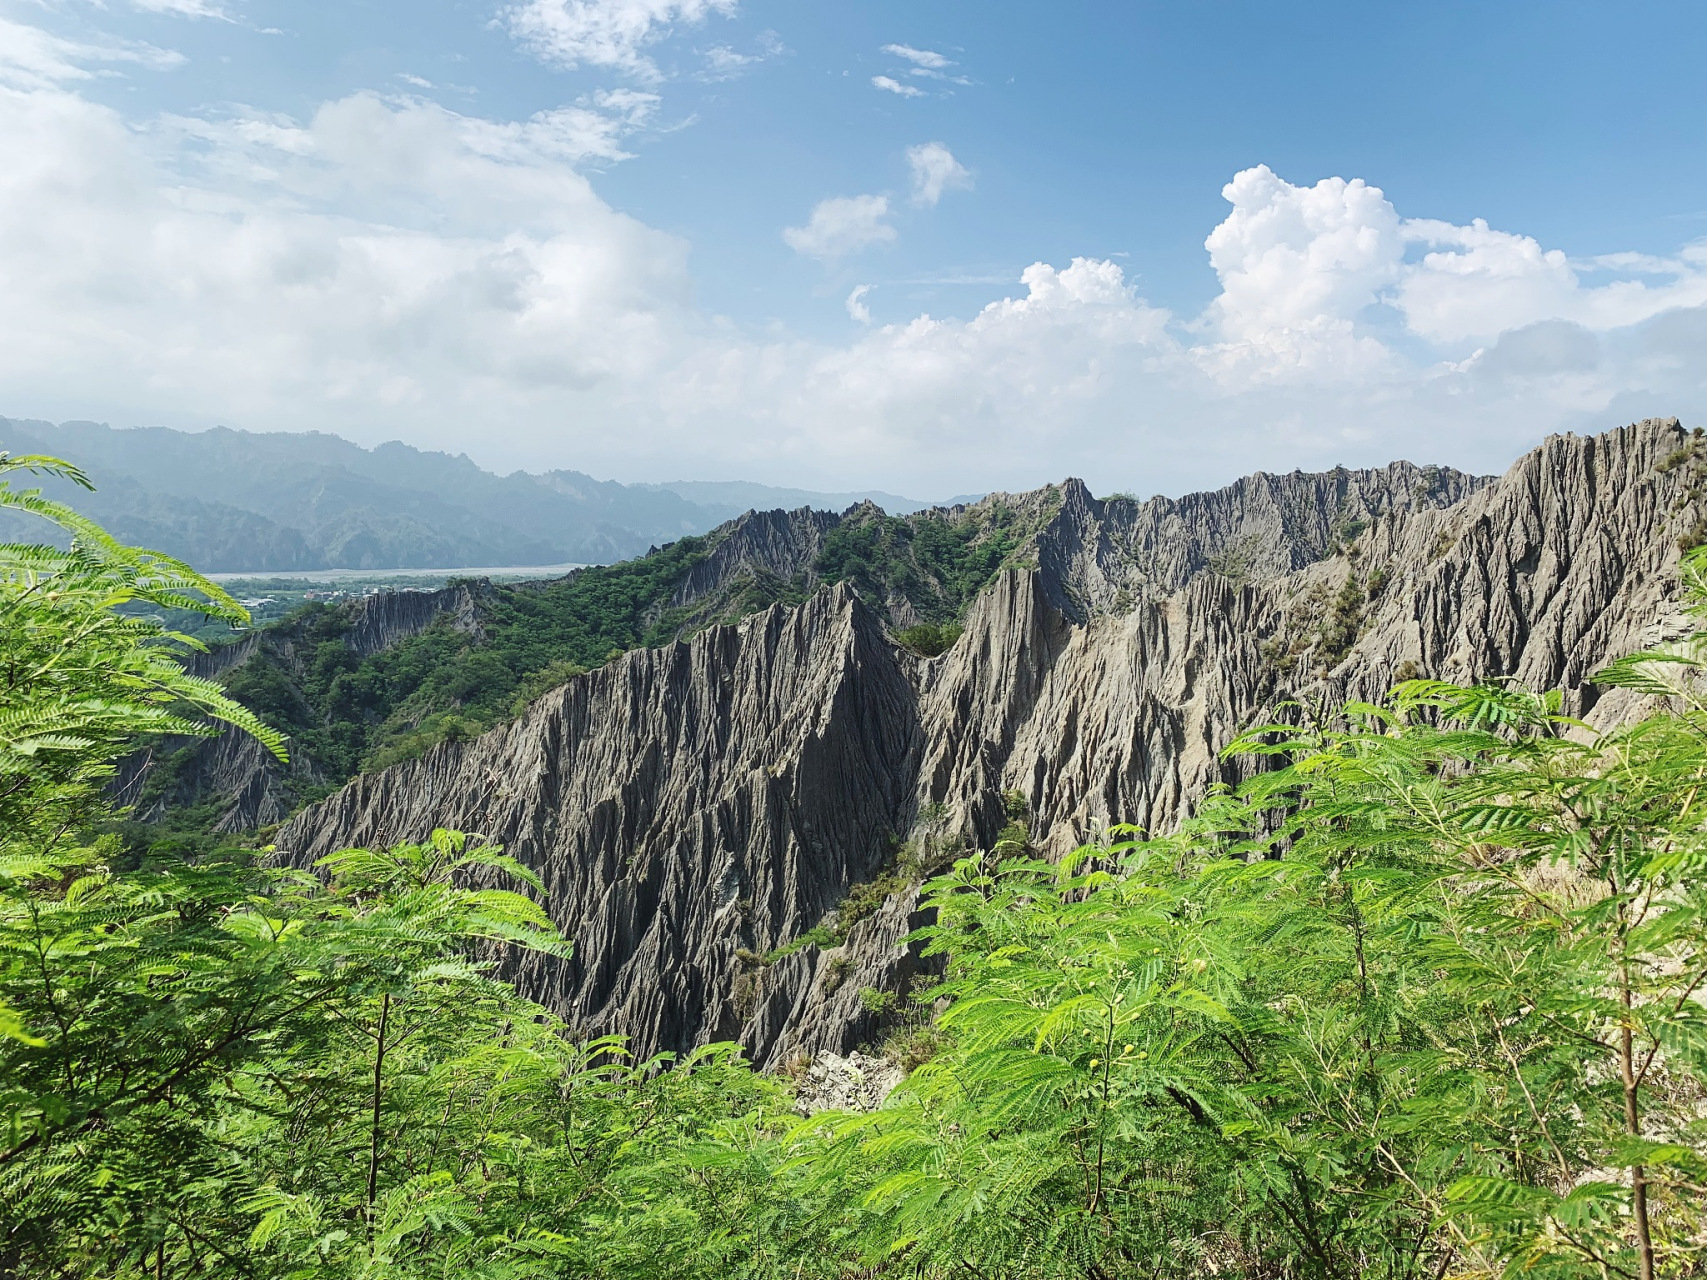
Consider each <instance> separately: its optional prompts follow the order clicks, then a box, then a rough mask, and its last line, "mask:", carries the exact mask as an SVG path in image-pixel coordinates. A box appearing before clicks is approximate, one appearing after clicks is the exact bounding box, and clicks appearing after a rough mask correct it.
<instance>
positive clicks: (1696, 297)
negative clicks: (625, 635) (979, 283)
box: [0, 29, 1707, 493]
mask: <svg viewBox="0 0 1707 1280" xmlns="http://www.w3.org/2000/svg"><path fill="white" fill-rule="evenodd" d="M9 35H10V29H7V30H0V56H3V57H4V62H3V64H0V67H3V70H0V76H3V79H0V227H4V228H5V235H4V237H3V238H0V297H4V298H5V300H6V305H5V306H4V307H3V308H0V413H6V414H11V415H37V416H51V417H58V418H69V417H107V418H110V419H112V420H114V421H115V422H118V423H121V424H125V425H129V424H132V423H147V422H155V423H166V424H170V425H191V424H196V423H202V424H211V423H212V422H214V421H224V422H227V423H229V424H231V425H234V426H242V427H248V428H251V429H260V430H292V429H295V430H300V429H303V428H305V427H310V426H314V427H319V428H322V429H325V430H331V431H338V432H341V433H344V434H347V435H350V436H352V437H355V438H358V439H363V440H366V441H368V442H376V441H378V440H381V439H389V438H398V437H401V438H404V439H408V440H410V441H411V442H413V443H417V444H420V445H424V446H431V447H450V448H454V449H457V450H462V449H469V450H471V451H472V452H474V454H475V456H476V457H477V459H478V460H479V461H481V462H482V463H485V464H487V465H491V466H500V467H510V466H529V467H534V468H547V467H555V466H573V467H577V468H580V469H583V470H588V471H592V472H595V473H599V474H607V475H617V476H619V477H622V478H625V479H644V478H657V477H658V476H659V475H661V474H662V473H663V472H665V471H669V472H672V473H674V472H682V473H687V474H692V473H694V472H695V471H698V472H700V473H702V474H712V473H715V474H724V475H728V474H744V475H750V476H752V477H753V478H755V479H761V480H770V481H773V482H785V483H793V484H801V483H812V484H816V485H818V486H819V487H836V488H848V487H850V486H854V485H856V484H857V485H861V486H863V485H867V484H870V485H874V486H881V487H886V488H891V489H900V490H902V491H913V492H919V493H930V492H959V491H965V490H968V489H973V488H1000V487H1019V486H1029V485H1035V484H1037V483H1040V482H1042V481H1044V480H1047V479H1052V478H1059V477H1060V476H1062V475H1064V474H1083V475H1086V476H1087V477H1088V478H1089V479H1091V481H1092V483H1093V485H1096V486H1098V487H1106V488H1117V487H1118V488H1139V489H1141V490H1143V491H1145V492H1152V491H1163V492H1180V491H1183V490H1185V489H1189V488H1194V487H1201V486H1204V485H1210V484H1216V483H1220V482H1223V481H1225V480H1227V479H1230V478H1231V477H1232V476H1234V475H1237V474H1241V473H1244V472H1248V471H1250V470H1252V469H1254V468H1257V467H1266V468H1270V469H1290V468H1292V467H1294V466H1306V467H1309V466H1329V465H1332V464H1334V463H1336V462H1344V463H1347V464H1351V465H1356V464H1364V463H1375V462H1381V461H1385V460H1387V459H1389V458H1391V457H1394V456H1402V455H1410V456H1412V457H1413V458H1415V459H1416V460H1417V461H1440V462H1449V463H1454V464H1457V465H1462V466H1470V467H1476V468H1495V467H1499V466H1501V465H1503V464H1504V463H1505V462H1507V461H1509V460H1510V458H1511V457H1513V456H1515V455H1516V453H1517V452H1519V451H1520V450H1521V449H1523V448H1526V447H1528V446H1529V445H1530V444H1532V443H1533V442H1534V441H1535V440H1537V439H1538V438H1539V437H1540V436H1541V435H1542V434H1544V433H1545V432H1548V431H1553V430H1560V429H1598V428H1602V427H1605V426H1608V425H1612V424H1614V423H1616V422H1618V421H1622V420H1628V419H1631V418H1635V417H1640V416H1644V415H1646V414H1651V413H1680V414H1683V415H1685V416H1686V418H1692V419H1693V420H1694V421H1703V418H1702V415H1707V370H1704V369H1703V366H1702V362H1701V360H1700V353H1701V351H1703V350H1707V246H1703V245H1699V244H1698V245H1685V246H1682V247H1680V248H1679V249H1678V251H1677V252H1676V253H1674V254H1670V255H1664V256H1648V257H1639V256H1635V255H1622V254H1607V255H1602V256H1601V257H1599V258H1596V259H1592V260H1585V261H1574V260H1571V259H1568V258H1566V257H1564V256H1562V255H1560V254H1558V253H1557V252H1556V251H1554V250H1552V249H1549V248H1547V247H1545V246H1543V245H1541V244H1539V243H1537V242H1535V241H1534V240H1532V239H1530V238H1528V237H1525V236H1522V235H1521V234H1518V233H1513V232H1506V231H1502V230H1499V229H1495V228H1490V227H1487V226H1486V225H1485V224H1482V223H1475V222H1472V223H1469V224H1468V225H1456V224H1450V223H1443V222H1436V221H1429V220H1426V219H1408V218H1406V217H1404V216H1401V214H1400V212H1399V211H1397V210H1395V209H1394V207H1393V205H1392V204H1391V202H1389V201H1388V200H1387V198H1386V196H1385V195H1384V194H1383V193H1382V192H1381V191H1380V190H1379V189H1378V188H1376V187H1374V186H1372V185H1370V184H1369V183H1367V182H1359V181H1355V180H1344V181H1342V180H1340V179H1337V178H1329V179H1325V180H1322V181H1314V182H1310V183H1302V184H1293V183H1291V182H1288V181H1287V180H1286V179H1284V178H1283V177H1281V176H1280V175H1277V174H1275V173H1273V172H1271V171H1269V170H1267V169H1264V168H1261V167H1259V168H1256V169H1252V170H1248V171H1246V172H1244V173H1240V174H1237V175H1235V176H1233V178H1232V180H1231V181H1230V182H1229V183H1228V185H1227V188H1226V191H1225V195H1226V197H1227V200H1228V202H1229V203H1228V210H1227V213H1226V216H1225V218H1224V219H1223V220H1222V222H1221V224H1220V225H1219V226H1217V227H1216V228H1214V229H1213V231H1210V232H1209V235H1208V238H1207V241H1206V247H1207V250H1208V256H1209V261H1210V264H1211V265H1212V267H1213V268H1214V270H1215V271H1216V273H1217V276H1218V278H1219V281H1220V286H1219V289H1218V291H1217V293H1216V296H1215V297H1214V299H1213V300H1212V301H1211V302H1210V304H1209V305H1208V306H1207V307H1206V308H1204V309H1202V310H1201V311H1196V312H1195V313H1194V314H1192V315H1189V316H1180V315H1174V314H1171V313H1170V312H1168V311H1167V310H1165V309H1162V308H1160V307H1157V306H1155V305H1153V304H1152V303H1150V302H1149V301H1147V300H1146V299H1145V298H1144V297H1143V296H1142V294H1141V293H1140V292H1139V291H1138V289H1137V288H1136V287H1135V286H1134V283H1133V281H1132V280H1131V279H1129V278H1128V277H1127V275H1126V274H1125V272H1124V271H1123V269H1122V268H1121V266H1120V265H1119V264H1117V263H1114V262H1110V261H1106V260H1098V259H1094V258H1088V257H1080V258H1075V259H1073V260H1071V261H1070V262H1067V263H1065V264H1059V263H1057V264H1050V263H1044V262H1038V263H1034V264H1032V265H1031V266H1029V267H1027V268H1026V269H1025V270H1024V271H1023V272H1022V273H1019V274H1018V278H1017V279H1015V280H1014V281H1013V282H1012V285H1011V286H1010V287H1007V288H1000V289H997V290H995V291H994V292H995V293H996V295H997V296H995V297H994V299H993V300H991V301H989V302H988V304H987V305H984V306H982V307H978V308H976V309H974V310H972V311H971V312H970V313H967V314H962V315H959V316H956V315H915V316H913V317H912V318H910V319H906V320H903V321H901V322H898V323H894V324H878V323H876V322H875V321H874V320H873V319H872V318H871V315H870V307H869V300H870V296H871V294H870V291H869V289H868V288H867V287H865V286H862V287H861V288H859V289H855V290H853V292H852V293H851V294H847V295H843V298H844V300H843V302H842V305H843V306H844V307H845V309H846V311H847V314H848V315H849V316H850V317H851V318H852V319H854V320H856V321H858V322H859V323H860V324H861V325H862V326H863V327H862V328H861V329H860V330H859V331H858V332H857V333H855V334H853V335H851V337H850V340H847V341H842V342H831V341H825V340H814V339H808V338H805V337H799V336H789V335H788V334H787V333H786V332H784V331H780V330H777V329H771V328H767V329H764V330H754V329H747V328H744V327H742V326H741V325H740V324H738V323H736V322H734V321H731V320H727V319H723V318H720V317H716V316H711V315H707V314H706V313H704V312H703V311H702V310H701V309H700V308H699V307H697V306H696V305H695V303H694V301H693V279H692V277H691V275H690V273H689V270H688V265H687V263H688V253H687V250H688V246H687V245H686V244H685V243H684V242H683V241H681V240H679V239H677V238H675V237H673V236H670V235H666V234H664V233H662V232H659V231H657V230H655V229H653V228H650V227H648V226H646V225H644V224H643V223H641V222H639V221H637V220H635V219H633V218H631V217H627V216H625V215H623V214H622V213H620V212H618V211H616V210H615V209H613V208H611V207H610V206H609V205H608V204H607V203H606V202H605V201H604V200H602V199H601V198H600V197H599V195H598V193H597V192H596V191H595V190H594V188H593V187H592V185H591V184H590V183H589V181H588V179H587V178H586V177H585V176H584V175H583V174H582V173H581V172H580V169H579V167H580V166H583V165H585V164H587V163H589V162H598V161H601V160H608V159H610V158H612V157H613V156H616V155H618V154H620V153H621V148H622V137H623V133H622V131H623V130H626V129H632V128H637V127H645V126H644V122H645V121H646V120H647V119H648V118H649V113H651V112H653V111H654V110H655V109H656V99H655V97H653V96H652V95H651V94H649V93H645V92H642V91H640V90H636V89H630V90H625V91H622V92H620V93H605V94H601V95H598V96H589V97H588V98H587V99H586V100H585V101H583V102H580V103H577V104H574V105H573V106H571V107H568V108H565V109H563V110H560V111H554V112H544V113H541V114H539V115H537V116H534V117H531V118H529V119H526V120H497V119H485V118H481V117H478V116H473V115H465V114H459V113H457V112H454V111H450V110H447V109H446V108H444V107H443V106H440V105H438V104H435V103H431V102H427V101H423V100H420V99H418V98H410V97H389V96H381V95H378V94H371V93H362V94H355V95H352V96H349V97H345V98H342V99H339V100H337V101H333V102H328V103H325V104H323V105H322V106H320V107H319V108H318V109H317V110H316V111H314V112H313V113H312V115H310V116H309V117H307V118H305V119H291V118H288V117H284V116H277V115H264V114H261V113H256V112H245V111H232V112H228V113H224V114H219V115H209V114H203V115H193V116H153V117H148V118H133V117H126V116H125V115H123V114H121V113H120V112H119V111H117V110H115V109H113V108H109V107H106V106H102V105H100V104H97V103H94V102H92V101H90V100H89V99H88V98H85V97H83V96H82V95H80V94H79V93H78V92H77V90H78V88H79V87H80V85H81V84H82V82H83V81H82V77H85V76H87V75H89V74H91V71H90V68H97V69H99V68H100V67H102V66H108V67H110V66H113V65H122V66H125V67H127V68H132V69H134V68H140V67H143V66H146V65H159V66H167V65H170V64H169V60H166V59H163V58H162V57H160V56H159V55H158V51H156V52H155V53H152V54H151V53H148V52H146V51H144V50H140V49H138V48H136V47H132V46H117V45H115V46H111V47H106V46H102V47H91V46H81V45H74V44H70V43H67V42H64V41H54V40H53V39H51V38H46V37H42V38H35V37H32V38H31V40H30V41H28V42H26V41H20V40H15V39H10V38H8V37H9ZM150 59H152V62H150V61H149V60H150ZM943 189H945V190H946V189H947V184H946V182H945V185H944V188H943ZM893 212H894V211H893V209H892V208H891V205H890V202H889V200H887V199H886V198H885V197H883V196H880V195H867V196H854V197H841V198H838V199H837V200H831V201H825V202H823V203H822V204H820V205H819V206H818V207H817V208H816V209H815V210H814V211H813V213H812V216H811V217H810V218H809V219H808V220H807V221H806V223H805V225H804V226H800V227H794V228H791V229H790V230H789V232H788V233H787V236H788V240H789V243H790V244H791V245H793V246H794V247H795V248H796V249H798V250H799V251H800V252H802V253H807V254H811V255H813V256H820V257H830V258H833V257H836V256H838V255H844V254H848V253H852V252H854V251H855V250H857V249H858V248H860V247H863V246H867V245H871V244H875V243H881V242H883V241H887V240H890V239H893V237H894V235H895V232H894V229H893V227H892V225H891V221H892V217H893ZM1206 230H1207V228H1206ZM829 305H831V306H833V305H835V300H834V299H831V300H829Z"/></svg>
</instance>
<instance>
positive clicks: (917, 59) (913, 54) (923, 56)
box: [883, 44, 954, 71]
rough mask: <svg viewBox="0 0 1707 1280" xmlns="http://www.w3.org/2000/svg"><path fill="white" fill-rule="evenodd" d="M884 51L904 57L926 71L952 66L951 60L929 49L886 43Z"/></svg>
mask: <svg viewBox="0 0 1707 1280" xmlns="http://www.w3.org/2000/svg"><path fill="white" fill-rule="evenodd" d="M883 52H884V53H892V54H894V55H895V56H896V57H897V58H905V59H906V60H907V61H908V62H911V63H912V64H913V65H914V66H918V67H923V68H924V69H925V70H927V71H941V70H942V69H943V68H944V67H952V66H953V65H954V63H953V62H951V61H949V60H948V59H947V58H945V57H943V56H942V55H941V54H940V53H937V52H935V51H933V50H931V49H915V48H913V47H912V46H911V45H906V44H886V45H884V46H883Z"/></svg>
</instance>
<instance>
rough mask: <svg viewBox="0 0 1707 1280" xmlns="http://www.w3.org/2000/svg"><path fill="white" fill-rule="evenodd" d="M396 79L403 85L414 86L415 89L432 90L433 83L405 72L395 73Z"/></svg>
mask: <svg viewBox="0 0 1707 1280" xmlns="http://www.w3.org/2000/svg"><path fill="white" fill-rule="evenodd" d="M397 78H398V79H399V80H401V81H402V82H403V83H404V84H412V85H414V86H415V87H416V88H417V89H431V88H433V82H432V81H431V80H428V79H425V78H424V77H422V76H417V75H411V74H410V73H409V72H407V71H399V72H398V73H397Z"/></svg>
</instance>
